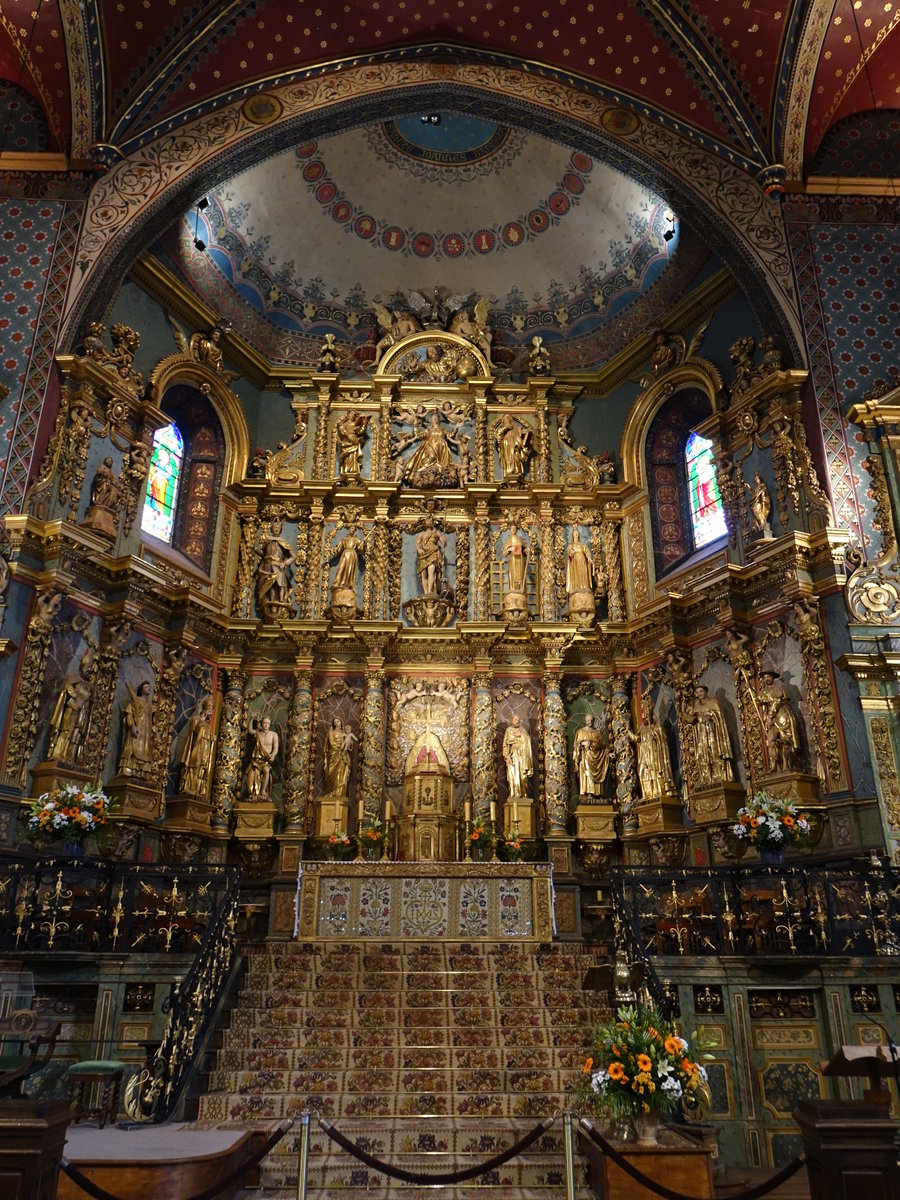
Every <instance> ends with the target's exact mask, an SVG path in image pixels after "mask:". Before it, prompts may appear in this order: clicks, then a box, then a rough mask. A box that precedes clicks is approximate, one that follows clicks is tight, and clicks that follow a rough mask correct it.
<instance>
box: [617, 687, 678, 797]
mask: <svg viewBox="0 0 900 1200" xmlns="http://www.w3.org/2000/svg"><path fill="white" fill-rule="evenodd" d="M628 736H629V738H630V739H631V740H632V741H633V742H637V769H638V779H639V781H640V785H641V799H642V800H661V799H662V798H663V797H664V796H671V795H672V794H673V793H674V791H675V780H674V779H673V777H672V761H671V759H670V758H669V743H668V742H667V740H666V732H665V730H664V729H663V727H662V725H660V723H659V721H657V720H656V717H655V715H654V712H653V698H652V697H651V696H650V695H649V694H647V693H645V694H644V695H643V696H642V697H641V724H640V726H639V728H638V731H637V733H632V732H631V731H630V730H629V733H628Z"/></svg>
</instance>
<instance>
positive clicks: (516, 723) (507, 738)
mask: <svg viewBox="0 0 900 1200" xmlns="http://www.w3.org/2000/svg"><path fill="white" fill-rule="evenodd" d="M503 761H504V762H505V763H506V782H507V784H508V786H509V798H510V800H527V801H529V802H530V800H531V797H530V796H529V794H528V787H529V783H530V781H531V776H532V775H533V774H534V756H533V754H532V750H531V734H530V733H529V732H528V730H527V729H526V728H525V727H524V726H523V725H522V723H521V721H520V720H519V715H518V713H517V714H516V715H515V716H514V717H513V719H512V721H511V722H510V723H509V725H507V727H506V732H505V733H504V735H503Z"/></svg>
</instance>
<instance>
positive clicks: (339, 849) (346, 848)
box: [327, 822, 353, 861]
mask: <svg viewBox="0 0 900 1200" xmlns="http://www.w3.org/2000/svg"><path fill="white" fill-rule="evenodd" d="M335 824H337V822H335ZM327 849H328V853H329V855H330V856H331V857H332V858H333V859H336V860H338V861H340V860H342V859H345V858H349V857H350V855H351V854H352V852H353V843H352V841H351V840H350V834H349V833H348V832H347V831H346V829H336V830H335V831H334V833H331V834H329V835H328V843H327Z"/></svg>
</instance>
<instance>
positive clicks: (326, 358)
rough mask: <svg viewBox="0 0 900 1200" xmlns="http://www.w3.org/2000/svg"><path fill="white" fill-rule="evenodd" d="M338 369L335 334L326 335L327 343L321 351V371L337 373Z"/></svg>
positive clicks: (319, 365)
mask: <svg viewBox="0 0 900 1200" xmlns="http://www.w3.org/2000/svg"><path fill="white" fill-rule="evenodd" d="M337 368H338V356H337V344H336V340H335V336H334V334H333V333H326V334H325V343H324V345H323V346H322V349H321V350H320V351H319V362H318V370H319V371H336V370H337Z"/></svg>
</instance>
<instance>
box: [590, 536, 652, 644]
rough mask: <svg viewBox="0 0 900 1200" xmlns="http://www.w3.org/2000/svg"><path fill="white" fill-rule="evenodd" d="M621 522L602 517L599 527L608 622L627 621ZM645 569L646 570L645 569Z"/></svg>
mask: <svg viewBox="0 0 900 1200" xmlns="http://www.w3.org/2000/svg"><path fill="white" fill-rule="evenodd" d="M620 530H621V522H620V521H614V520H612V519H611V518H609V517H607V516H604V518H603V522H602V524H601V526H600V536H601V537H602V539H603V559H604V562H605V563H606V588H607V605H608V608H609V619H610V621H625V620H627V619H628V616H627V613H626V611H625V585H624V582H623V579H622V542H621V535H620ZM645 569H646V568H645Z"/></svg>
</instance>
